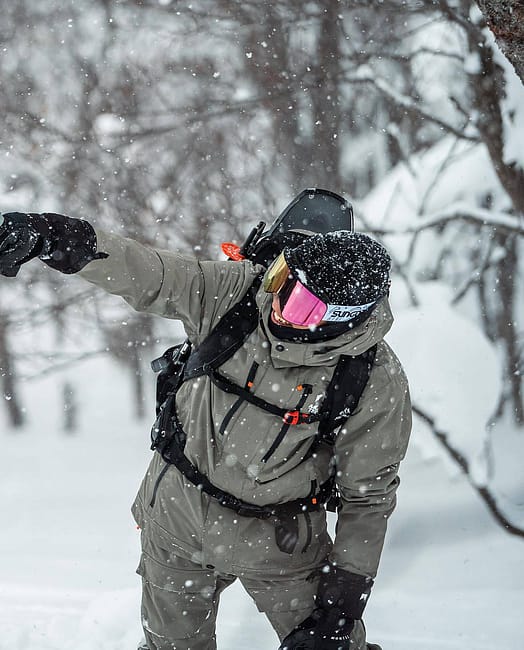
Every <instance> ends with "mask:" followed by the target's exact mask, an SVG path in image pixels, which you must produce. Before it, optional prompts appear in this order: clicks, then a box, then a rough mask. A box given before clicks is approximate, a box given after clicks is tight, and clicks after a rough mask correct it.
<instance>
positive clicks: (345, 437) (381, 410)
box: [329, 342, 411, 578]
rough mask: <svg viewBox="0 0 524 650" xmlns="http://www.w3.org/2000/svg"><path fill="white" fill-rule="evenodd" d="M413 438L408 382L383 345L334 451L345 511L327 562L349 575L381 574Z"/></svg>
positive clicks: (399, 366) (341, 512) (388, 350)
mask: <svg viewBox="0 0 524 650" xmlns="http://www.w3.org/2000/svg"><path fill="white" fill-rule="evenodd" d="M410 432H411V403H410V398H409V389H408V383H407V379H406V377H405V375H404V372H403V370H402V367H401V365H400V363H399V361H398V360H397V358H396V356H395V355H394V353H393V352H392V350H391V349H390V348H389V346H387V344H386V343H384V342H382V343H381V344H380V345H379V351H378V352H377V357H376V361H375V364H374V367H373V370H372V373H371V376H370V378H369V381H368V384H367V386H366V388H365V390H364V392H363V394H362V397H361V399H360V402H359V405H358V407H357V409H356V411H355V413H354V414H353V415H352V416H351V417H350V418H349V420H348V422H347V423H346V425H345V426H344V427H343V428H342V430H341V431H340V432H339V433H338V435H337V440H336V445H335V459H336V466H337V479H336V480H337V485H338V489H339V491H340V495H341V507H340V509H339V513H338V520H337V529H336V530H337V532H336V537H335V543H334V547H333V550H332V553H331V555H330V558H329V559H330V561H331V562H333V563H334V564H336V565H338V566H340V567H341V568H343V569H345V570H347V571H350V572H352V573H357V574H361V575H365V576H368V577H370V578H374V577H375V575H376V573H377V568H378V564H379V560H380V555H381V553H382V547H383V544H384V538H385V535H386V527H387V520H388V518H389V516H390V515H391V513H392V512H393V510H394V509H395V505H396V491H397V487H398V485H399V478H398V474H397V472H398V467H399V463H400V461H401V460H402V459H403V458H404V455H405V453H406V448H407V444H408V440H409V435H410Z"/></svg>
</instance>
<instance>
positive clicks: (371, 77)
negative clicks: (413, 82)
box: [345, 65, 479, 142]
mask: <svg viewBox="0 0 524 650" xmlns="http://www.w3.org/2000/svg"><path fill="white" fill-rule="evenodd" d="M345 79H346V81H347V82H348V83H354V84H356V83H366V84H372V85H373V86H374V87H375V88H376V89H377V90H378V91H379V92H380V93H381V94H382V95H384V96H385V97H387V98H388V99H389V100H390V101H392V102H393V103H394V104H396V105H397V106H399V107H401V108H403V109H404V110H405V111H406V112H407V113H411V114H414V115H417V116H418V117H420V118H422V119H424V120H428V121H429V122H432V123H433V124H436V125H437V126H439V127H440V128H441V129H442V130H443V131H445V132H446V133H452V134H453V135H455V136H456V137H457V138H460V139H462V140H469V141H470V142H478V141H479V136H478V135H477V134H475V135H470V134H468V133H466V131H465V130H464V129H460V128H457V127H455V126H454V125H453V124H450V123H449V122H446V121H445V120H443V119H441V118H439V117H437V116H436V115H435V114H434V113H432V112H430V111H429V110H427V109H425V108H424V107H423V106H421V105H420V104H419V103H418V102H416V101H415V100H414V99H413V97H410V96H409V95H404V94H403V93H401V92H399V91H398V90H396V89H395V88H394V87H393V86H391V84H389V83H388V82H387V81H386V80H385V79H382V78H380V77H379V76H377V75H376V74H375V73H374V72H373V70H372V69H371V68H370V67H369V66H366V65H365V66H361V67H360V68H359V70H358V71H357V73H356V74H347V75H346V76H345Z"/></svg>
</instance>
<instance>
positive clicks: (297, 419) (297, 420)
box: [282, 411, 309, 426]
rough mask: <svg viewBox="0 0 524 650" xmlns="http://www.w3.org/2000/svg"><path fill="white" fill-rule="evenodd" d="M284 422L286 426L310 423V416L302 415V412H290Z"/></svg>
mask: <svg viewBox="0 0 524 650" xmlns="http://www.w3.org/2000/svg"><path fill="white" fill-rule="evenodd" d="M282 420H283V421H284V423H285V424H289V425H290V426H293V425H295V424H303V423H304V422H308V421H309V415H308V414H307V413H301V412H300V411H288V412H287V413H285V414H284V417H283V418H282Z"/></svg>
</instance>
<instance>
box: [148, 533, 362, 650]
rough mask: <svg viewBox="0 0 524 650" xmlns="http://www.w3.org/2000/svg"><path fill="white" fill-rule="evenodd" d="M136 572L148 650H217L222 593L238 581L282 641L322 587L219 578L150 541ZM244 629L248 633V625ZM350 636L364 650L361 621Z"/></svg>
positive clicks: (355, 648)
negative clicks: (139, 585)
mask: <svg viewBox="0 0 524 650" xmlns="http://www.w3.org/2000/svg"><path fill="white" fill-rule="evenodd" d="M137 573H138V574H139V575H141V576H142V626H143V629H144V634H145V638H146V642H147V647H148V648H149V650H216V636H215V624H216V616H217V610H218V603H219V599H220V594H221V593H222V592H223V591H224V589H225V588H226V587H228V586H229V585H231V584H232V583H233V582H234V581H235V580H236V579H237V578H238V579H239V580H240V582H241V583H242V585H243V587H244V589H245V590H246V591H247V592H248V594H249V595H250V596H251V597H252V598H253V600H254V602H255V604H256V606H257V608H258V610H259V611H260V612H263V613H264V614H265V615H266V616H267V618H268V620H269V622H270V623H271V625H272V627H273V629H274V630H275V632H276V633H277V634H278V636H279V638H280V639H281V640H282V639H283V638H284V637H285V636H286V635H287V634H289V632H290V631H291V630H292V629H293V628H294V627H295V626H296V625H297V624H298V623H300V622H301V621H303V620H304V619H305V618H307V617H308V616H309V614H310V613H311V612H312V610H313V609H314V595H315V593H316V591H317V584H318V578H317V579H308V577H307V576H305V577H303V578H296V577H295V578H293V577H290V576H286V577H283V578H280V579H278V580H263V579H261V578H258V577H255V578H254V577H252V576H250V577H245V576H234V575H230V574H220V573H217V572H216V571H215V570H213V569H203V568H202V567H201V566H199V565H198V564H194V563H193V562H190V561H189V560H186V559H183V558H181V557H178V556H177V555H174V554H172V553H169V552H168V551H166V550H164V549H162V548H160V547H154V546H152V544H151V543H150V542H148V543H147V545H146V546H144V547H143V550H142V556H141V559H140V564H139V567H138V569H137ZM242 625H243V626H245V627H244V629H247V628H248V626H249V622H248V621H245V622H242ZM352 637H353V638H352V641H351V642H350V650H365V648H366V644H365V631H364V626H363V625H362V623H361V622H360V621H358V622H357V623H356V625H355V628H354V631H353V635H352ZM246 639H249V634H246ZM248 643H249V642H248ZM274 650H276V648H275V649H274Z"/></svg>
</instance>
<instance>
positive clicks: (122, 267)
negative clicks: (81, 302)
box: [78, 230, 261, 343]
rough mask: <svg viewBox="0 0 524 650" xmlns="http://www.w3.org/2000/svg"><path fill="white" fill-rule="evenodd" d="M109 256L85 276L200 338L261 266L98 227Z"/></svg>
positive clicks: (87, 269)
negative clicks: (206, 257) (208, 257)
mask: <svg viewBox="0 0 524 650" xmlns="http://www.w3.org/2000/svg"><path fill="white" fill-rule="evenodd" d="M96 236H97V249H98V251H103V252H104V253H107V255H108V257H107V258H106V259H100V260H94V261H92V262H89V264H87V266H85V267H84V268H83V269H82V271H80V272H79V273H78V275H80V276H81V277H83V278H84V279H86V280H88V281H89V282H92V283H93V284H96V285H97V286H99V287H101V288H102V289H105V291H107V292H108V293H112V294H115V295H118V296H121V297H122V298H124V300H125V301H126V302H128V303H129V304H130V305H131V307H133V309H135V310H137V311H144V312H148V313H151V314H157V315H159V316H164V317H165V318H174V319H179V320H181V321H182V322H183V324H184V328H185V330H186V333H187V335H188V337H189V338H190V339H191V340H192V341H193V342H194V343H198V342H199V341H200V340H202V338H204V337H205V336H206V335H207V334H208V332H209V331H210V329H211V328H212V327H213V326H214V324H215V323H216V322H217V321H218V320H219V319H220V318H221V317H222V316H223V315H224V313H225V312H226V311H227V310H228V308H229V307H230V306H231V305H232V304H234V303H235V302H237V301H238V300H239V299H240V298H241V297H242V296H243V295H244V294H245V292H246V291H247V289H248V288H249V287H250V286H251V284H252V282H253V280H254V278H255V277H256V275H257V274H258V273H259V272H260V270H261V267H257V266H254V265H253V264H251V263H250V262H228V261H222V262H212V261H209V262H205V261H204V262H202V261H199V260H197V259H196V258H193V257H191V256H189V255H183V254H181V253H177V252H173V251H165V250H157V249H154V248H151V247H149V246H145V245H143V244H140V243H139V242H137V241H135V240H133V239H128V238H125V237H121V236H119V235H115V234H110V233H105V232H102V231H100V230H97V231H96Z"/></svg>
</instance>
